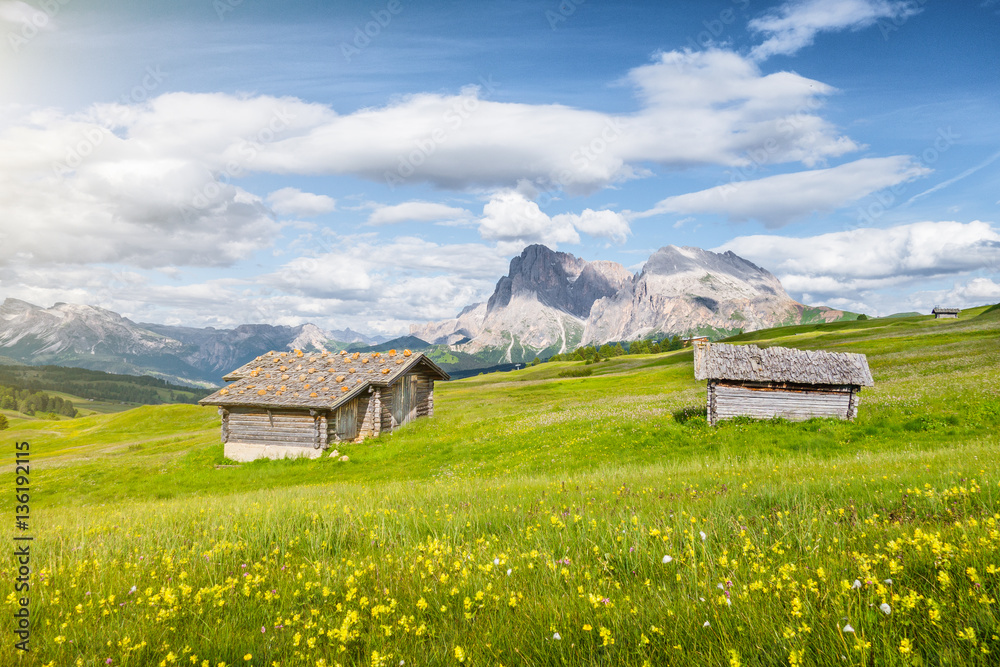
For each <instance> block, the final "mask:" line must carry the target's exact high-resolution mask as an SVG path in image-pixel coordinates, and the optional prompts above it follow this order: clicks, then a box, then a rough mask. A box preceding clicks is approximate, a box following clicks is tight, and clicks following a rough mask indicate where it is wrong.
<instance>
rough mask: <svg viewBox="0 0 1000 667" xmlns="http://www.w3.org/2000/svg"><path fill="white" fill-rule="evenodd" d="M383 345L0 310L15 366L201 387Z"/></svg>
mask: <svg viewBox="0 0 1000 667" xmlns="http://www.w3.org/2000/svg"><path fill="white" fill-rule="evenodd" d="M383 340H385V338H384V337H369V336H365V335H364V334H360V333H358V332H356V331H351V330H350V329H346V330H341V331H329V332H327V331H323V330H322V329H320V328H319V327H317V326H315V325H313V324H303V325H299V326H295V327H291V326H273V325H270V324H243V325H240V326H238V327H236V328H235V329H215V328H213V327H206V328H202V329H199V328H194V327H179V326H170V325H165V324H152V323H138V324H137V323H135V322H132V321H131V320H129V319H127V318H124V317H122V316H121V315H119V314H118V313H115V312H112V311H110V310H106V309H104V308H99V307H97V306H82V305H75V304H66V303H57V304H55V305H53V306H52V307H51V308H42V307H40V306H36V305H34V304H30V303H28V302H26V301H21V300H20V299H12V298H8V299H5V300H4V302H3V304H2V305H0V354H2V355H3V356H4V357H6V358H9V359H10V360H12V361H14V362H15V363H25V364H32V365H40V364H52V365H59V366H72V367H78V368H88V369H91V370H100V371H106V372H111V373H124V374H129V375H147V374H149V375H155V376H157V377H160V378H163V379H167V380H171V381H174V382H182V383H186V384H195V385H202V386H207V385H218V384H219V383H220V382H221V378H222V376H223V375H224V374H225V373H226V372H228V371H230V370H232V369H233V368H237V367H239V366H242V365H243V364H245V363H246V362H248V361H249V360H250V359H253V358H255V357H257V356H259V355H261V354H263V353H265V352H268V351H269V350H276V349H279V350H284V349H289V350H290V349H296V348H298V349H303V350H313V349H315V350H325V349H327V347H330V348H332V349H339V348H340V347H346V346H347V345H350V344H352V343H363V344H368V345H374V344H378V343H380V342H382V341H383Z"/></svg>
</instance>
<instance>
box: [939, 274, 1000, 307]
mask: <svg viewBox="0 0 1000 667" xmlns="http://www.w3.org/2000/svg"><path fill="white" fill-rule="evenodd" d="M997 301H1000V283H997V282H994V281H993V280H991V279H989V278H973V279H972V280H970V281H969V282H967V283H965V284H961V285H955V287H954V288H953V289H952V290H951V291H950V292H948V295H947V297H946V298H945V300H944V301H942V302H941V304H940V305H942V306H947V305H949V304H952V303H957V304H959V305H961V306H965V305H970V306H971V305H983V304H987V303H996V302H997Z"/></svg>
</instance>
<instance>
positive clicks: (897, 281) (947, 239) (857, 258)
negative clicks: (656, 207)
mask: <svg viewBox="0 0 1000 667" xmlns="http://www.w3.org/2000/svg"><path fill="white" fill-rule="evenodd" d="M716 250H717V251H720V252H721V251H726V250H732V251H733V252H735V253H736V254H737V255H740V256H741V257H745V258H746V259H749V260H750V261H752V262H754V263H756V264H759V265H760V266H762V267H764V268H766V269H768V270H769V271H771V272H772V273H774V274H775V275H777V276H778V278H779V279H780V280H781V282H782V285H784V286H785V289H786V290H788V291H789V292H790V293H793V294H794V293H801V294H807V295H811V296H813V298H825V297H839V298H857V296H858V295H859V294H861V293H862V292H864V291H866V290H880V289H887V288H898V287H900V286H903V285H907V284H914V283H917V282H921V281H926V280H927V279H930V278H935V277H942V276H948V275H958V274H963V273H970V272H973V271H978V270H986V271H990V272H993V273H997V272H1000V230H998V229H996V228H995V227H993V226H992V225H991V224H989V223H986V222H980V221H978V220H977V221H973V222H968V223H962V222H950V221H946V222H917V223H911V224H905V225H898V226H896V227H890V228H888V229H876V228H863V229H854V230H850V231H843V232H832V233H829V234H821V235H818V236H812V237H806V238H793V237H788V236H776V235H756V236H741V237H737V238H735V239H733V240H731V241H729V242H727V243H725V244H723V245H722V246H720V247H719V248H716Z"/></svg>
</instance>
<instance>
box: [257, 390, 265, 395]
mask: <svg viewBox="0 0 1000 667" xmlns="http://www.w3.org/2000/svg"><path fill="white" fill-rule="evenodd" d="M266 393H267V389H261V390H260V391H258V392H257V395H258V396H263V395H264V394H266Z"/></svg>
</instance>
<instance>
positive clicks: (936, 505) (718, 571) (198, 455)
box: [0, 309, 1000, 667]
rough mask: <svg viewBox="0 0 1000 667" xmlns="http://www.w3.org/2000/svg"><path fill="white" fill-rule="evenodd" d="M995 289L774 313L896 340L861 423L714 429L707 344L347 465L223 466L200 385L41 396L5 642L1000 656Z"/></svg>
mask: <svg viewBox="0 0 1000 667" xmlns="http://www.w3.org/2000/svg"><path fill="white" fill-rule="evenodd" d="M982 310H985V309H982ZM980 312H981V311H980ZM980 312H976V313H973V314H972V315H973V316H974V315H978V317H972V316H970V317H968V318H967V319H963V320H958V321H955V322H947V323H938V322H934V321H932V320H930V319H929V318H907V319H901V320H897V321H891V320H869V321H867V322H857V323H841V324H838V325H810V326H807V327H792V328H788V329H776V330H771V331H769V332H758V333H756V334H750V335H748V336H747V337H746V338H748V339H753V340H754V341H755V342H757V343H758V344H773V343H777V344H785V345H790V346H793V347H804V348H810V349H829V350H835V351H853V352H864V353H866V354H868V355H869V360H870V362H871V366H872V371H873V375H874V376H875V381H876V387H875V388H874V389H873V390H871V391H865V392H864V393H863V394H862V404H861V410H860V415H859V418H858V419H857V421H856V422H853V423H845V422H837V421H833V420H811V421H809V422H804V423H798V424H790V423H786V422H783V421H781V420H772V421H764V422H754V421H750V420H734V421H731V422H727V423H724V424H723V425H722V426H720V427H718V428H711V427H709V426H708V425H707V424H706V423H705V421H704V417H703V416H700V415H699V414H698V405H699V401H703V400H704V385H703V383H697V382H695V381H694V379H693V377H692V376H691V364H690V358H691V357H690V351H680V352H670V353H665V354H660V355H648V356H645V355H636V356H635V357H630V358H626V359H622V358H619V359H618V360H613V361H607V362H600V363H598V364H594V365H593V368H594V372H593V374H592V375H590V376H586V377H579V378H574V377H566V376H562V377H560V376H559V373H560V371H561V370H564V369H566V368H567V367H572V366H573V364H572V363H568V362H560V363H554V364H541V365H539V366H536V367H533V368H530V369H526V370H524V371H519V372H515V373H507V374H497V375H495V376H480V377H477V378H470V379H468V380H463V381H459V382H453V383H447V384H443V385H440V387H439V391H438V393H439V403H438V407H437V409H436V415H435V417H434V418H433V419H429V420H422V421H421V422H419V423H415V424H413V425H411V426H408V427H406V428H404V429H402V430H400V431H399V432H398V433H396V434H394V435H392V436H389V437H382V438H379V439H377V440H375V441H370V442H365V443H362V444H349V445H345V446H344V447H341V448H340V449H341V450H342V452H345V453H346V454H349V460H348V461H341V460H339V458H338V459H331V458H329V457H326V458H324V459H322V460H317V461H281V462H255V463H253V464H245V465H241V466H239V467H235V468H230V467H216V466H221V465H223V464H224V461H223V459H222V458H221V454H222V446H221V444H219V442H218V418H217V416H215V414H214V410H211V409H204V408H199V407H196V406H163V407H156V408H143V409H140V410H133V411H129V412H126V413H121V414H118V415H97V416H94V417H87V418H83V419H77V420H60V421H41V420H12V424H11V429H10V430H9V431H6V432H4V433H3V437H4V439H5V441H6V442H14V441H15V440H27V441H30V442H31V443H32V447H33V450H34V451H35V452H37V454H36V455H35V459H34V463H33V467H32V473H33V477H35V478H36V482H35V491H34V494H33V500H32V502H33V503H34V505H33V507H32V512H33V514H32V517H33V518H32V520H33V525H34V526H35V528H34V530H35V539H34V542H33V544H32V553H33V559H34V560H33V564H34V569H33V572H32V580H31V591H30V600H31V603H30V607H29V608H30V612H31V619H32V634H31V651H30V653H23V652H20V651H17V650H16V649H15V648H14V642H15V639H14V635H13V630H12V629H11V630H8V631H7V633H6V636H5V637H4V641H3V643H2V644H0V663H2V664H4V665H20V664H23V665H36V664H37V665H53V666H61V665H80V666H88V667H89V666H91V665H114V666H146V665H160V666H163V667H167V666H170V665H199V666H202V667H219V666H220V665H226V666H232V665H254V666H270V665H310V666H332V665H370V666H373V667H374V666H389V665H392V666H396V665H399V666H404V665H492V666H497V665H549V664H568V665H584V664H608V665H666V664H671V665H674V664H676V665H729V666H739V665H793V666H795V665H879V666H881V665H994V664H997V663H998V662H1000V615H998V612H997V596H998V589H1000V503H998V500H1000V465H998V464H1000V447H998V444H1000V442H998V440H1000V436H998V435H997V433H998V432H1000V381H998V380H1000V377H998V373H1000V371H998V368H1000V363H998V362H1000V347H998V341H1000V336H998V334H1000V317H997V315H998V312H997V311H996V310H993V311H986V312H981V314H980ZM11 460H12V457H11ZM9 468H10V470H7V471H6V472H8V473H9V475H8V477H10V476H12V475H13V466H12V465H11V466H9ZM7 495H10V494H7ZM0 508H2V509H3V511H4V512H6V513H7V515H8V516H13V513H14V502H13V500H12V499H11V498H4V499H3V501H2V504H0ZM8 551H9V550H8ZM0 563H2V576H3V578H4V580H5V581H9V582H13V581H14V578H15V575H16V572H17V566H16V563H15V561H14V559H13V558H12V557H10V556H7V557H5V558H4V559H3V560H2V561H0ZM8 592H9V594H8V595H7V597H6V600H5V604H6V606H7V608H8V611H6V612H5V613H4V616H5V618H7V619H8V621H7V622H6V623H8V625H7V626H0V627H10V626H9V623H10V620H9V619H11V617H12V614H11V612H12V611H13V610H14V609H16V608H17V604H18V599H17V598H18V595H17V594H16V593H15V592H13V585H12V584H11V585H10V586H9V587H8Z"/></svg>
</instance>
